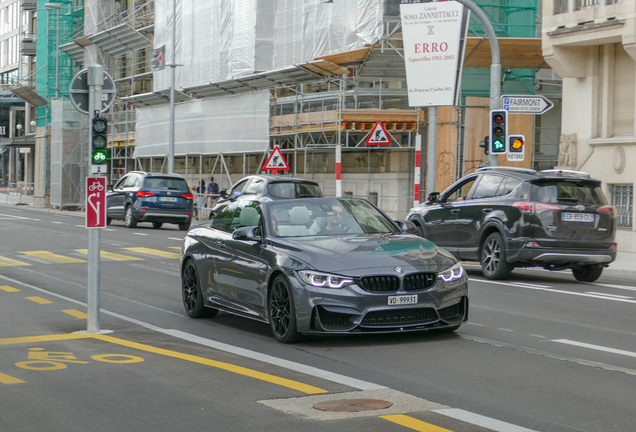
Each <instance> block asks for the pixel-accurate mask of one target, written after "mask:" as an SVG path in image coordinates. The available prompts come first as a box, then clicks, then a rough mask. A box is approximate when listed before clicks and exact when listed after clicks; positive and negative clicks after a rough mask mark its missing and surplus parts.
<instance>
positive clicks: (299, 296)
mask: <svg viewBox="0 0 636 432" xmlns="http://www.w3.org/2000/svg"><path fill="white" fill-rule="evenodd" d="M319 218H326V219H329V222H328V224H327V226H325V227H324V228H315V229H312V227H314V225H315V224H316V222H317V221H318V220H319ZM332 228H333V229H332ZM414 230H415V227H414V226H413V225H412V224H410V223H408V222H406V221H402V222H397V223H396V222H395V221H393V220H391V219H389V218H388V217H387V216H386V215H385V214H384V213H382V212H381V211H380V210H378V209H377V208H376V207H374V206H373V205H372V204H371V203H369V202H368V201H366V200H363V199H338V198H311V199H289V200H270V201H266V202H262V201H261V200H259V201H254V200H236V201H233V202H228V203H226V205H225V207H224V208H223V209H222V210H221V211H220V212H219V213H218V214H217V215H216V216H215V218H214V220H213V221H212V222H211V223H208V224H197V225H195V226H193V227H192V228H191V229H190V231H189V232H188V234H187V236H186V238H185V239H184V243H183V247H182V249H181V278H182V299H183V305H184V308H185V311H186V312H187V314H188V315H189V316H190V317H192V318H200V317H205V316H208V317H213V316H215V315H216V314H217V312H218V311H219V310H222V311H225V312H229V313H232V314H235V315H240V316H243V317H246V318H250V319H253V320H257V321H262V322H266V323H269V325H270V327H271V330H272V333H273V334H274V336H275V337H276V338H277V339H278V340H279V341H281V342H284V343H291V342H294V341H297V340H298V339H299V338H300V337H301V335H303V334H345V333H347V334H348V333H386V332H406V331H416V330H437V331H443V332H451V331H454V330H456V329H457V328H459V326H460V325H461V324H462V323H464V322H465V321H466V319H467V317H468V279H467V277H466V274H465V272H464V269H463V268H462V266H461V265H460V264H459V263H458V261H457V260H456V259H455V258H454V257H453V256H452V255H451V254H450V253H448V252H446V251H445V250H443V249H440V248H438V247H437V246H435V244H433V243H432V242H430V241H428V240H425V239H422V238H420V237H418V236H417V235H415V234H413V232H414Z"/></svg>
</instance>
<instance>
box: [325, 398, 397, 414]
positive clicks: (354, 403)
mask: <svg viewBox="0 0 636 432" xmlns="http://www.w3.org/2000/svg"><path fill="white" fill-rule="evenodd" d="M391 405H393V403H392V402H388V401H385V400H380V399H338V400H332V401H327V402H319V403H317V404H314V408H315V409H317V410H321V411H336V412H358V411H371V410H379V409H386V408H389V407H390V406H391Z"/></svg>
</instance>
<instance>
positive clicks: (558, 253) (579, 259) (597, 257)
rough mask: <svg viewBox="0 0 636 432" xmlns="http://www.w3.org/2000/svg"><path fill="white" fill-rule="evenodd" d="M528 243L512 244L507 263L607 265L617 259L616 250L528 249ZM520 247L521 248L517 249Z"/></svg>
mask: <svg viewBox="0 0 636 432" xmlns="http://www.w3.org/2000/svg"><path fill="white" fill-rule="evenodd" d="M528 243H529V242H527V241H521V242H517V243H516V244H510V245H509V247H508V249H507V251H506V253H507V256H506V261H508V262H509V263H511V264H515V265H519V266H523V265H524V264H525V265H529V266H531V265H539V266H545V265H551V264H554V265H558V266H562V265H567V264H572V265H594V264H598V265H607V264H609V263H611V262H612V261H614V260H615V259H616V249H609V246H608V247H607V248H603V249H587V248H585V249H584V248H568V249H565V248H546V247H528V246H527V244H528ZM515 246H520V247H515Z"/></svg>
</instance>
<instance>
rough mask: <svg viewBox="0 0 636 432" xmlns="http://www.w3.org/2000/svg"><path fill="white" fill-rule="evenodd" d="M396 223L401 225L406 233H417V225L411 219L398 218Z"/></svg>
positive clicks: (401, 228)
mask: <svg viewBox="0 0 636 432" xmlns="http://www.w3.org/2000/svg"><path fill="white" fill-rule="evenodd" d="M395 223H396V224H397V225H398V226H399V227H400V230H401V231H402V232H403V233H405V234H416V233H417V227H416V226H415V224H414V223H413V222H411V221H407V220H397V221H395Z"/></svg>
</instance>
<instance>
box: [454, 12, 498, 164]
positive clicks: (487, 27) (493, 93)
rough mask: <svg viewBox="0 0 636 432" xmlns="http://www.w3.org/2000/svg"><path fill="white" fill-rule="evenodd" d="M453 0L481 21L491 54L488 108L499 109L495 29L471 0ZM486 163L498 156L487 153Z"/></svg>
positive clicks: (492, 161) (496, 161)
mask: <svg viewBox="0 0 636 432" xmlns="http://www.w3.org/2000/svg"><path fill="white" fill-rule="evenodd" d="M455 1H457V2H458V3H461V4H463V5H464V6H466V7H467V8H468V9H470V11H471V12H473V13H474V14H475V15H476V16H477V18H479V21H481V23H482V25H483V27H484V31H485V32H486V36H488V40H489V41H490V53H491V56H492V63H491V65H490V109H491V110H496V109H499V100H500V98H501V56H500V54H499V41H498V40H497V35H496V34H495V29H494V28H493V27H492V24H490V20H489V19H488V15H486V13H485V12H484V11H483V10H481V8H480V7H479V6H477V5H476V4H475V3H473V2H472V1H471V0H455ZM488 164H489V165H490V166H497V165H499V156H498V155H493V154H492V153H491V154H489V155H488Z"/></svg>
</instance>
